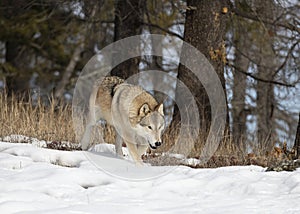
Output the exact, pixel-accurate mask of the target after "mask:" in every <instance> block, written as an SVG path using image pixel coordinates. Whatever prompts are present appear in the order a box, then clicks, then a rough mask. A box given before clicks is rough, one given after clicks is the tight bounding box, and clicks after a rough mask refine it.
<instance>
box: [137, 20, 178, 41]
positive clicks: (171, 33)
mask: <svg viewBox="0 0 300 214" xmlns="http://www.w3.org/2000/svg"><path fill="white" fill-rule="evenodd" d="M142 24H143V25H146V26H149V27H154V28H157V29H160V30H162V31H164V32H166V33H168V34H170V35H172V36H176V37H178V38H179V39H182V40H183V36H181V35H179V34H178V33H175V32H173V31H170V30H168V29H165V28H163V27H161V26H159V25H156V24H152V23H147V22H142Z"/></svg>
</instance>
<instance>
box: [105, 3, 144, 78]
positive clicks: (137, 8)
mask: <svg viewBox="0 0 300 214" xmlns="http://www.w3.org/2000/svg"><path fill="white" fill-rule="evenodd" d="M142 8H143V2H142V1H140V0H116V6H115V35H114V41H117V40H120V39H124V38H126V37H129V36H135V35H139V34H140V33H141V30H142V28H141V26H142V24H141V23H142V22H141V20H142V18H143V13H142ZM120 48H121V47H120ZM137 48H139V47H137ZM125 52H126V50H125ZM121 53H122V51H121V52H120V53H116V54H121ZM123 54H126V53H123ZM139 63H140V60H139V58H133V59H129V60H127V61H125V62H122V63H121V64H119V65H117V66H116V67H115V68H114V69H113V70H112V71H111V75H114V76H119V77H121V78H124V79H127V78H128V77H130V76H131V75H133V74H137V73H138V71H139Z"/></svg>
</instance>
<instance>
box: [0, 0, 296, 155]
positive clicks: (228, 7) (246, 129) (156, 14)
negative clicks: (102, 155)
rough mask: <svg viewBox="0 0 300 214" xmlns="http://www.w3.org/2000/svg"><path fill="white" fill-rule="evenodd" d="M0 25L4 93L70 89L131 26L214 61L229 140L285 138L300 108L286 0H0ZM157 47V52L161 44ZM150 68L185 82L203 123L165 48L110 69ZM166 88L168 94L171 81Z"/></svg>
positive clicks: (182, 70) (291, 13)
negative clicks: (187, 46)
mask: <svg viewBox="0 0 300 214" xmlns="http://www.w3.org/2000/svg"><path fill="white" fill-rule="evenodd" d="M0 29H1V30H0V87H1V88H2V89H3V90H5V91H6V92H7V93H8V94H9V95H11V94H14V93H24V92H26V91H30V93H33V94H38V95H39V96H49V95H50V94H54V96H55V97H57V98H62V97H63V98H66V99H67V98H70V97H72V90H73V88H74V86H75V83H76V79H77V78H78V76H79V74H80V71H81V70H82V68H83V66H84V65H85V64H86V63H87V61H88V60H89V59H90V58H91V57H92V56H93V55H95V54H97V53H99V51H100V50H101V49H102V48H103V47H105V46H107V45H109V44H111V43H112V42H114V41H117V40H120V39H123V38H126V37H128V36H133V35H147V34H149V33H152V34H163V35H171V36H174V37H176V38H178V39H179V40H180V39H182V40H184V41H186V42H188V43H189V44H191V45H193V46H194V47H196V48H197V49H198V50H199V51H201V53H203V54H204V55H205V57H206V58H207V59H208V60H209V61H210V63H211V64H212V65H213V67H214V69H215V71H216V72H217V75H218V76H219V79H220V80H221V84H222V87H223V89H224V91H225V92H226V93H225V94H226V99H227V108H228V116H227V119H228V126H227V131H228V133H229V135H230V137H232V138H233V141H234V142H235V144H236V145H239V146H241V147H244V148H246V147H247V146H248V145H252V144H255V145H256V146H258V147H261V148H263V150H265V151H269V150H270V149H272V148H273V146H274V145H275V144H280V143H283V142H284V141H288V142H289V143H291V142H293V139H294V136H295V133H296V125H297V116H298V114H299V110H300V109H299V106H300V101H299V100H300V97H299V90H300V89H299V84H300V72H299V70H300V66H299V65H300V57H299V55H300V5H299V4H297V3H296V2H294V1H289V0H285V1H283V0H266V1H264V2H263V3H262V2H261V1H259V0H233V1H230V0H224V1H219V0H211V1H197V0H186V1H184V0H149V1H143V0H124V1H121V0H71V1H62V0H50V1H45V0H33V1H25V0H2V1H1V2H0ZM174 42H175V43H176V41H174ZM176 44H177V45H178V44H179V43H176ZM165 45H167V44H165ZM156 48H160V50H158V51H160V52H161V53H164V50H165V47H164V46H162V47H156ZM178 49H180V47H179V48H178ZM179 52H180V51H178V53H179ZM181 54H185V53H182V52H181ZM179 57H180V56H179ZM150 69H160V70H163V71H165V72H168V73H173V74H175V75H176V76H177V78H178V79H179V80H181V81H182V82H183V83H185V85H186V86H187V87H188V88H189V89H190V91H191V92H192V94H193V96H194V98H195V100H196V104H197V107H198V109H199V113H200V123H201V129H202V130H208V129H209V127H210V123H211V115H210V112H211V109H210V104H209V98H208V96H207V93H206V91H205V89H204V87H203V85H202V84H201V82H199V81H198V80H197V79H196V78H195V76H193V73H192V72H190V71H189V70H188V69H187V68H186V67H184V66H182V65H176V64H174V63H173V62H170V61H168V60H167V59H165V58H164V56H163V57H158V56H140V57H137V58H133V59H130V60H127V61H126V62H124V63H121V64H120V65H118V66H117V67H116V68H114V69H113V70H112V71H111V74H112V75H117V76H120V77H122V78H125V79H126V78H128V77H130V76H131V75H133V74H136V73H138V72H140V71H142V70H150ZM147 81H148V82H149V81H150V82H151V79H147ZM165 84H170V85H172V84H174V83H165ZM170 93H171V92H170ZM172 93H175V96H176V93H178V91H177V89H176V87H175V88H174V91H173V92H172ZM156 96H158V97H159V96H161V95H160V94H159V93H157V94H156ZM161 99H162V100H163V99H164V98H163V97H161ZM170 109H173V107H170ZM169 112H171V113H170V114H173V117H172V118H173V122H172V124H173V125H174V124H176V123H178V122H179V121H180V113H179V112H178V109H177V108H176V105H175V107H174V111H172V110H170V111H169ZM172 112H173V113H172ZM172 124H171V127H172Z"/></svg>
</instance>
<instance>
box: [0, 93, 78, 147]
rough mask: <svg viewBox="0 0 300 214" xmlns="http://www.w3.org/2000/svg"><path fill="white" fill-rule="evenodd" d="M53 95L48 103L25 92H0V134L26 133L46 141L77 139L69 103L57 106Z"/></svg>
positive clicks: (72, 140)
mask: <svg viewBox="0 0 300 214" xmlns="http://www.w3.org/2000/svg"><path fill="white" fill-rule="evenodd" d="M59 103H60V102H59V101H57V100H55V99H54V98H53V97H49V98H48V102H47V104H45V103H44V102H42V100H41V98H37V99H35V100H34V101H33V99H32V97H30V96H29V95H28V94H26V95H11V96H9V97H8V96H7V94H6V93H5V92H0V137H1V138H3V137H5V136H9V135H12V134H17V135H25V136H28V137H34V138H37V139H39V140H46V141H69V142H76V138H75V133H74V130H73V124H72V109H71V106H70V105H69V104H63V105H59Z"/></svg>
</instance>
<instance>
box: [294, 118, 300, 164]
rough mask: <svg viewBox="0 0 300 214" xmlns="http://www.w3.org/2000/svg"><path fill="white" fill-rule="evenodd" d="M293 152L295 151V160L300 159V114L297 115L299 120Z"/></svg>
mask: <svg viewBox="0 0 300 214" xmlns="http://www.w3.org/2000/svg"><path fill="white" fill-rule="evenodd" d="M294 150H295V151H296V156H295V158H296V159H299V158H300V113H299V120H298V126H297V132H296V139H295V144H294Z"/></svg>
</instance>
